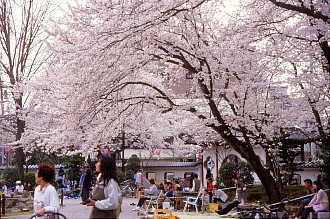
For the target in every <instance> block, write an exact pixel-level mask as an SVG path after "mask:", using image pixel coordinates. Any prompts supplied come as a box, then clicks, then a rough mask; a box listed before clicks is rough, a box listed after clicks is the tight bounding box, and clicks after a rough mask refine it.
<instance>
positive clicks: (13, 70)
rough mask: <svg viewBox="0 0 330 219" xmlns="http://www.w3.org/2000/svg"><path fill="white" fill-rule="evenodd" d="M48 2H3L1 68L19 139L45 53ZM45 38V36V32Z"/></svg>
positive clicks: (20, 159) (18, 157) (0, 14)
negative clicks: (30, 83) (32, 82)
mask: <svg viewBox="0 0 330 219" xmlns="http://www.w3.org/2000/svg"><path fill="white" fill-rule="evenodd" d="M47 9H48V8H47V3H45V4H42V5H40V4H36V1H33V0H22V1H11V0H1V1H0V70H1V71H2V72H3V74H1V79H2V81H4V82H7V83H8V84H9V87H10V98H11V102H12V105H13V108H14V111H13V114H15V116H16V124H15V125H14V128H15V131H14V135H15V137H16V140H17V141H19V140H20V139H21V137H22V134H23V133H24V130H25V121H24V119H23V118H22V116H23V115H22V110H23V109H24V107H26V102H27V100H28V99H29V92H28V90H27V89H26V87H27V84H28V81H29V80H30V79H31V78H32V77H33V76H34V75H35V74H36V73H37V72H38V71H39V70H40V69H41V66H42V63H43V62H44V58H45V56H40V53H41V51H42V49H43V44H42V40H43V38H42V35H41V34H42V30H41V25H42V23H43V21H44V19H45V16H46V12H47ZM44 37H45V35H44ZM15 154H16V156H15V157H16V161H17V166H18V170H19V176H20V177H21V178H22V177H23V164H24V162H25V156H24V152H23V148H22V147H21V146H19V147H17V148H16V153H15Z"/></svg>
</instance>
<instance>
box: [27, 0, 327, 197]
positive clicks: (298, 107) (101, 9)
mask: <svg viewBox="0 0 330 219" xmlns="http://www.w3.org/2000/svg"><path fill="white" fill-rule="evenodd" d="M261 6H262V7H261ZM225 7H226V1H221V2H219V1H206V0H198V1H187V0H170V1H159V2H158V3H157V4H155V3H154V1H132V2H121V1H111V2H108V1H102V0H90V1H87V2H86V3H85V4H84V5H77V6H74V7H73V6H72V7H71V11H70V14H69V15H68V17H67V19H66V21H65V22H57V23H56V24H54V28H53V29H52V31H50V34H51V36H52V37H53V38H52V41H51V43H50V44H49V46H50V47H51V49H52V50H53V51H54V57H52V60H51V62H50V63H49V69H48V72H47V74H46V75H45V76H43V80H42V78H41V79H40V82H38V83H36V84H35V85H34V87H35V88H36V95H35V96H36V98H35V99H34V101H33V103H32V104H31V108H30V109H29V112H28V117H27V121H29V122H28V127H29V133H26V136H25V141H26V142H29V141H30V142H31V141H34V140H35V139H37V138H40V139H43V140H45V141H47V144H48V145H49V150H55V151H58V150H60V149H63V148H67V150H68V151H69V153H75V152H83V153H88V152H89V153H91V152H92V151H93V150H95V149H96V148H98V147H100V146H102V145H105V144H108V143H109V139H111V138H113V137H115V136H118V135H119V133H120V132H121V131H122V127H123V125H124V124H125V125H124V127H125V131H127V132H131V133H136V134H137V135H140V136H145V137H144V140H145V142H147V143H146V144H147V145H149V146H152V145H157V144H158V145H159V144H162V142H163V140H164V138H165V137H166V136H178V134H180V133H189V134H191V135H193V136H196V139H197V140H196V141H197V142H200V143H201V144H202V143H203V142H214V144H215V145H217V144H218V145H222V144H220V143H222V142H223V141H225V143H226V144H228V145H230V146H231V147H232V148H233V149H234V150H236V151H237V152H238V153H239V154H240V155H241V156H242V157H243V158H244V159H246V160H247V161H248V162H249V164H250V165H251V166H252V167H253V169H254V171H255V172H256V174H257V175H258V177H259V179H260V180H261V182H262V184H263V185H264V187H265V190H266V193H267V195H268V196H269V198H270V200H271V201H272V202H274V201H279V200H280V199H281V193H280V187H279V185H278V184H277V182H276V180H275V171H274V170H273V173H271V172H270V170H268V169H266V168H265V167H264V166H263V165H262V162H261V160H260V157H259V155H258V154H256V152H255V148H256V147H259V148H262V149H264V150H265V151H267V153H268V154H269V156H271V155H272V153H271V151H272V149H273V148H274V145H277V144H279V143H286V144H290V143H295V144H296V143H297V142H299V141H302V140H301V139H292V138H289V136H290V134H289V133H288V131H287V130H289V129H290V128H291V127H294V126H299V125H301V123H303V122H304V121H306V120H307V119H310V118H312V117H313V115H314V116H315V114H314V111H313V110H311V109H312V108H311V106H314V107H315V109H316V110H317V112H318V114H319V118H320V124H321V125H322V127H327V124H328V118H329V117H327V116H328V113H329V109H328V108H327V106H328V104H329V96H327V95H328V92H327V91H329V86H328V85H327V84H326V81H327V80H328V79H329V75H328V74H327V72H326V71H325V69H324V66H326V65H327V63H326V62H325V61H324V55H323V53H322V51H323V50H322V48H320V46H319V45H316V44H315V43H313V42H314V41H315V39H316V40H317V38H314V36H313V34H317V30H318V29H308V31H307V32H305V31H302V33H301V31H300V30H297V28H296V27H297V25H300V24H304V26H305V27H306V28H307V27H311V26H313V24H311V21H310V20H309V19H308V18H306V17H305V16H304V15H303V16H300V15H299V14H296V13H295V12H291V11H289V12H287V13H283V11H282V9H280V8H278V6H276V5H274V4H273V3H272V2H268V1H255V2H249V3H248V4H242V5H241V8H244V10H238V11H234V12H232V14H231V15H229V16H228V15H227V12H226V11H225V10H224V9H225ZM241 8H239V9H241ZM313 19H315V20H313V22H314V21H316V20H317V19H318V18H313ZM315 31H316V32H315ZM301 38H303V39H301ZM304 39H305V40H304ZM306 39H307V40H306ZM311 42H312V43H311ZM186 74H189V75H191V76H192V79H191V80H192V86H193V88H196V89H195V90H196V93H194V94H193V95H192V96H190V97H185V96H184V95H182V94H180V93H177V92H176V91H175V90H173V89H172V88H173V85H175V84H177V83H179V82H180V81H181V80H183V77H184V76H185V75H186ZM311 79H312V80H311ZM42 81H44V82H42ZM45 82H46V84H45ZM281 87H285V88H288V89H289V90H290V95H287V94H286V92H282V93H281V92H280V91H281V89H280V88H281ZM309 100H311V102H312V104H311V102H310V101H309ZM286 104H287V105H286ZM297 111H299V112H301V113H297ZM41 117H42V119H41ZM36 118H40V120H39V121H37V122H36ZM315 122H316V123H317V126H319V123H318V121H317V119H316V120H315ZM311 129H314V127H311ZM324 129H326V128H324ZM328 132H329V129H328V128H327V129H326V130H325V135H328ZM321 138H322V136H321V135H320V136H317V137H315V136H314V137H313V138H311V137H308V138H307V140H306V139H304V140H303V141H304V142H306V141H315V140H316V139H321ZM177 140H178V141H177V144H176V145H175V146H179V145H180V144H182V142H183V141H184V139H181V138H177ZM76 144H79V149H78V150H77V148H75V149H74V148H72V147H73V146H74V145H76Z"/></svg>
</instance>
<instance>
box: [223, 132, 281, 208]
mask: <svg viewBox="0 0 330 219" xmlns="http://www.w3.org/2000/svg"><path fill="white" fill-rule="evenodd" d="M229 145H231V146H232V147H233V149H234V150H236V151H237V152H238V153H239V154H240V155H241V156H242V157H243V158H244V159H245V160H246V161H247V162H248V163H249V164H250V165H251V167H252V169H253V170H254V171H255V173H256V174H257V176H258V177H259V179H260V181H261V183H262V185H263V187H264V189H265V191H266V194H267V196H268V198H269V202H270V203H276V202H279V201H281V198H282V197H281V190H280V187H281V185H280V183H277V182H276V181H275V180H274V177H273V176H272V175H271V173H270V170H267V169H265V168H264V166H263V165H262V163H261V161H260V157H259V156H258V155H257V154H256V153H255V152H254V150H253V147H252V146H251V145H244V144H243V142H241V141H239V140H238V139H237V138H235V137H232V138H231V139H230V143H229Z"/></svg>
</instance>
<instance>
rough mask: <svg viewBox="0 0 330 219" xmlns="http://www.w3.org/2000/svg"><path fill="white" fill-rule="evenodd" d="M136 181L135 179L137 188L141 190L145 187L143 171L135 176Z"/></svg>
mask: <svg viewBox="0 0 330 219" xmlns="http://www.w3.org/2000/svg"><path fill="white" fill-rule="evenodd" d="M134 179H135V185H136V188H137V189H138V190H139V189H140V188H142V187H143V181H144V177H143V170H142V169H139V170H138V172H137V173H136V174H135V175H134Z"/></svg>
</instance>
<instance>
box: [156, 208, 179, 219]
mask: <svg viewBox="0 0 330 219" xmlns="http://www.w3.org/2000/svg"><path fill="white" fill-rule="evenodd" d="M154 219H178V217H177V216H175V215H173V214H172V211H171V210H168V209H155V211H154Z"/></svg>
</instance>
